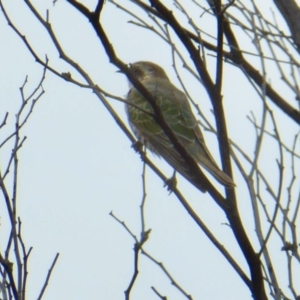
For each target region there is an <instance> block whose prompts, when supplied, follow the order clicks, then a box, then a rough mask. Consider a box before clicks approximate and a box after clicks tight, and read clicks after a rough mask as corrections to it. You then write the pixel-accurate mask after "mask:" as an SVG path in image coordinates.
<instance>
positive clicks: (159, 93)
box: [126, 61, 235, 192]
mask: <svg viewBox="0 0 300 300" xmlns="http://www.w3.org/2000/svg"><path fill="white" fill-rule="evenodd" d="M130 68H131V70H132V71H133V73H134V74H135V76H136V77H137V79H138V80H139V81H140V82H141V83H142V84H143V85H144V87H145V88H146V89H147V90H148V91H149V92H150V93H151V94H152V95H153V97H154V98H155V101H156V104H157V105H158V107H159V108H160V110H161V112H162V115H163V118H164V120H165V122H166V123H167V124H168V126H169V127H170V128H171V130H172V131H173V133H174V134H175V136H176V138H177V139H178V141H179V142H180V144H181V145H182V146H183V147H185V149H186V151H187V152H188V153H189V154H190V155H191V157H192V158H193V159H194V160H195V161H196V162H197V163H198V164H200V166H202V167H204V168H205V169H206V170H207V171H209V172H210V173H211V174H212V175H213V176H214V177H215V178H216V179H217V180H218V181H219V182H220V183H221V184H223V185H224V186H226V187H230V188H232V187H233V186H234V185H235V184H234V182H233V181H232V179H231V178H230V177H229V176H228V175H227V174H225V173H224V172H222V171H221V170H220V169H219V167H218V165H217V164H216V162H215V161H214V159H213V157H212V156H211V154H210V153H209V151H208V149H207V147H206V145H205V142H204V138H203V135H202V132H201V130H200V128H199V126H198V123H197V120H196V118H195V116H194V115H193V112H192V110H191V107H190V104H189V102H188V99H187V97H186V95H185V94H184V93H183V92H181V91H180V90H179V89H177V88H176V87H175V86H174V85H173V84H172V83H171V82H170V80H169V78H168V76H167V75H166V73H165V71H164V70H163V69H162V68H161V67H160V66H158V65H156V64H154V63H152V62H148V61H139V62H136V63H133V64H131V66H130ZM129 85H130V90H129V92H128V95H127V102H128V104H126V111H127V114H128V118H129V123H130V126H131V128H132V130H133V132H134V134H135V135H136V137H137V138H138V140H139V141H140V142H141V143H142V144H144V145H145V146H146V147H147V148H149V149H150V150H151V151H153V152H154V153H155V154H157V155H158V156H162V157H163V158H164V159H165V160H166V161H167V162H168V163H169V164H170V165H171V166H172V167H173V168H174V169H175V171H177V172H179V173H180V174H181V175H183V176H184V177H185V178H186V179H187V180H189V181H190V182H192V183H193V184H194V185H195V186H196V187H198V188H199V189H200V190H201V191H202V192H205V191H206V190H205V188H204V187H203V185H201V184H200V185H199V181H198V183H197V181H196V180H195V179H194V178H193V175H192V174H189V172H188V170H187V167H186V163H185V160H184V159H183V158H182V157H181V155H180V154H179V153H178V152H177V150H176V149H175V147H174V146H173V144H172V142H171V141H170V140H169V138H168V136H167V135H166V134H165V132H164V131H163V129H162V128H161V127H160V126H159V125H158V124H157V122H156V121H155V119H154V118H153V117H152V116H151V115H150V114H147V113H145V112H150V113H153V109H152V106H151V104H150V103H149V102H148V101H147V100H146V99H145V98H144V97H143V95H142V94H141V93H140V92H139V91H138V90H137V89H136V88H135V87H133V86H132V84H131V83H129ZM131 104H132V105H131ZM139 108H141V109H139Z"/></svg>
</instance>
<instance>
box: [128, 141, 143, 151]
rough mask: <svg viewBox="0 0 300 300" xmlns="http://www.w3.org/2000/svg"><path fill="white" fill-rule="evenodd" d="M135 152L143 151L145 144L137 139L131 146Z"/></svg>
mask: <svg viewBox="0 0 300 300" xmlns="http://www.w3.org/2000/svg"><path fill="white" fill-rule="evenodd" d="M131 147H132V148H133V149H134V151H135V152H140V153H141V152H142V151H143V147H144V146H143V144H142V143H141V142H140V141H136V142H135V143H133V144H132V146H131Z"/></svg>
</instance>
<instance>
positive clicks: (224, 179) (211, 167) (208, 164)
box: [199, 158, 235, 188]
mask: <svg viewBox="0 0 300 300" xmlns="http://www.w3.org/2000/svg"><path fill="white" fill-rule="evenodd" d="M199 163H200V165H201V166H202V167H204V168H205V169H206V170H207V171H208V172H209V173H210V174H211V175H213V177H214V178H215V179H216V180H218V181H219V182H220V183H221V184H223V185H224V186H226V187H228V188H233V187H234V186H235V183H234V182H233V180H232V179H231V178H230V177H229V176H228V175H227V174H226V173H224V172H223V171H221V170H220V169H219V167H218V166H217V165H216V163H215V162H214V161H211V160H210V159H209V158H207V159H201V161H200V162H199Z"/></svg>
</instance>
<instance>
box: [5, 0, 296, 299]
mask: <svg viewBox="0 0 300 300" xmlns="http://www.w3.org/2000/svg"><path fill="white" fill-rule="evenodd" d="M56 2H57V1H54V4H56ZM67 2H68V4H69V5H70V7H73V8H74V9H75V10H76V11H77V12H79V14H78V18H85V19H86V20H88V21H89V22H90V27H91V28H90V30H93V31H94V32H95V33H96V35H97V37H98V39H99V41H101V44H102V46H103V48H104V49H105V53H106V54H105V55H106V56H107V60H109V61H110V62H111V63H112V64H114V65H115V66H116V67H117V68H119V69H120V70H121V71H122V72H123V73H124V74H126V76H127V77H128V79H129V80H130V81H131V82H132V84H133V85H134V86H135V88H136V89H138V90H139V91H140V92H141V93H142V94H143V95H144V96H145V98H146V99H147V101H149V103H150V104H151V106H152V107H153V111H154V113H153V118H154V119H155V121H156V122H157V123H158V124H159V125H160V126H161V127H162V129H163V130H164V131H165V134H166V135H167V136H168V138H169V139H170V140H171V141H172V142H173V144H174V147H175V148H176V150H177V151H178V152H179V153H180V154H181V156H182V157H183V158H184V159H185V161H186V164H187V167H188V168H189V169H190V170H191V172H193V173H194V174H196V175H197V176H198V177H199V179H200V180H201V181H202V182H203V184H204V185H205V187H206V189H207V193H208V194H209V195H210V197H211V199H212V201H214V202H215V204H216V206H218V207H219V209H220V210H221V211H222V212H223V213H224V214H225V215H226V218H227V220H228V225H229V227H230V229H231V230H232V233H233V235H234V237H235V241H236V244H237V245H238V247H239V248H240V250H241V252H242V253H243V256H244V258H245V261H246V262H247V265H248V268H249V270H250V271H249V274H248V273H247V270H245V269H244V268H243V267H242V266H241V265H240V264H239V263H238V262H237V261H236V259H235V257H233V256H232V255H231V253H230V250H229V248H228V245H223V244H222V243H221V242H220V241H219V240H218V238H217V237H216V235H215V234H214V232H212V231H211V230H210V228H209V226H207V224H206V223H205V222H204V221H203V220H202V218H201V214H200V213H199V212H198V211H195V210H194V208H193V207H192V206H191V205H190V203H189V201H188V199H186V197H185V191H184V190H179V189H178V188H177V187H174V189H173V190H172V192H173V193H174V194H175V195H176V197H177V198H178V200H179V201H180V202H181V204H182V206H183V208H184V209H185V210H186V212H187V213H188V214H189V216H190V218H191V219H192V220H193V221H194V222H195V224H196V225H197V226H198V227H199V229H201V230H200V231H199V234H202V232H204V234H205V235H206V236H207V237H208V239H209V240H210V241H211V243H213V245H214V246H215V247H216V248H217V249H218V250H219V251H220V253H221V254H222V255H223V256H224V258H225V259H226V260H227V261H228V262H229V263H230V265H231V266H232V268H233V269H234V270H235V271H236V273H237V274H238V275H239V276H240V278H241V280H242V281H243V282H244V284H245V285H246V286H247V287H248V289H249V292H250V294H251V295H252V297H253V298H254V299H256V300H266V299H272V298H274V299H277V300H278V299H299V298H300V296H299V295H300V291H299V286H297V283H296V282H295V281H294V280H295V277H294V276H295V275H294V274H295V272H296V270H299V263H300V255H299V241H298V240H297V236H298V235H299V231H298V229H297V219H298V211H299V205H300V196H299V195H300V193H299V188H300V185H299V175H298V174H299V158H300V154H299V127H298V126H299V124H300V111H299V107H300V106H299V100H300V95H299V66H300V61H299V32H300V28H299V27H300V22H299V20H300V9H299V7H298V5H297V4H296V2H295V1H294V0H277V1H274V4H272V5H273V8H272V9H273V10H274V12H273V14H274V19H273V20H269V19H268V18H266V17H264V14H263V13H262V12H261V9H260V6H261V3H260V1H255V0H252V1H251V0H249V1H241V0H233V1H227V2H225V1H220V0H210V1H195V0H190V1H179V0H175V1H174V3H172V4H165V1H159V0H149V1H146V0H145V1H140V0H131V1H121V0H108V1H100V0H99V1H98V2H97V4H96V6H95V7H88V6H86V4H85V3H84V1H81V2H79V1H73V0H69V1H67ZM0 3H1V8H2V11H3V13H4V16H5V18H6V20H7V21H8V23H9V25H10V26H11V27H12V29H13V30H14V31H15V33H16V34H17V35H18V36H19V37H20V38H21V39H22V40H23V42H24V44H25V46H26V47H27V48H28V50H29V51H30V53H31V54H32V56H33V57H34V58H35V60H36V61H37V63H39V64H41V65H42V66H43V67H44V68H45V69H47V70H48V71H50V72H52V73H54V74H56V75H57V76H58V77H60V78H61V79H63V80H66V81H67V82H69V83H73V84H75V85H77V86H80V87H82V88H86V89H90V90H92V91H93V92H94V93H95V94H96V96H97V97H98V99H99V100H100V101H101V102H102V103H103V104H104V106H105V108H106V109H107V111H108V112H109V113H110V114H111V117H112V118H113V119H114V120H115V122H116V125H117V126H119V128H120V130H122V131H123V132H124V134H125V135H126V136H127V137H128V139H129V140H130V141H131V142H132V144H135V143H136V139H135V137H134V136H133V135H132V133H131V131H130V129H129V128H128V126H127V123H126V121H125V120H122V118H121V117H120V116H119V115H118V113H117V112H116V111H115V110H114V108H113V107H112V105H111V101H115V100H118V101H123V102H126V99H123V98H122V97H119V96H116V95H113V94H112V93H109V92H107V91H105V90H104V89H103V88H102V87H101V86H99V85H97V84H96V82H95V81H94V80H93V78H92V77H91V76H90V75H89V74H88V72H87V71H86V70H84V68H83V67H82V66H81V65H80V64H78V63H77V62H75V61H74V60H73V59H72V57H70V56H69V55H68V53H67V52H66V51H65V50H64V49H63V47H62V45H61V42H60V41H59V39H58V38H57V35H56V32H55V31H54V30H53V28H52V26H51V22H50V21H49V20H50V18H49V11H48V12H47V14H46V17H43V15H44V14H43V13H41V12H39V11H38V9H37V8H36V7H35V6H34V5H33V4H32V3H31V2H30V1H29V0H25V3H26V4H27V6H28V8H29V9H30V11H31V12H32V14H33V15H34V16H35V17H36V18H37V20H38V21H39V24H40V26H42V27H44V29H45V31H46V32H47V34H48V35H49V38H50V39H51V40H52V43H53V45H54V46H55V47H56V49H57V51H58V53H59V56H60V58H61V59H63V60H64V61H65V62H66V63H67V64H69V65H70V66H71V67H72V68H73V69H72V72H67V73H66V72H61V71H59V70H57V69H56V68H55V67H53V66H52V65H51V62H50V63H49V62H48V61H47V59H44V58H42V57H40V56H39V55H38V54H37V53H36V52H35V49H34V47H33V46H32V45H31V43H30V41H28V40H27V39H26V37H25V35H24V33H23V32H22V30H21V29H20V28H17V27H16V26H15V24H14V20H13V19H11V18H10V16H9V14H8V13H7V11H6V10H5V4H4V3H5V2H4V1H0ZM111 4H113V5H115V9H116V10H121V11H122V12H124V14H127V15H128V17H129V19H130V21H129V24H127V26H138V27H140V28H142V29H143V30H145V31H151V32H152V33H154V34H156V35H157V36H158V37H159V38H161V39H162V40H163V41H164V42H165V43H166V44H167V45H169V47H170V55H172V60H173V68H174V72H175V73H176V75H177V76H178V78H179V81H180V83H181V84H182V89H183V90H184V91H185V92H186V94H187V95H188V96H189V98H190V100H191V103H192V104H193V105H194V108H195V110H196V111H197V112H198V118H199V123H200V124H201V126H202V127H203V129H205V130H206V131H208V132H211V133H213V134H215V135H216V137H217V140H218V145H219V152H220V157H221V162H222V168H223V170H224V171H225V172H226V173H227V174H229V175H230V176H232V178H234V180H235V182H236V184H237V186H236V188H235V189H225V190H224V191H223V192H222V193H221V192H219V190H218V189H217V188H216V187H215V186H214V185H213V184H212V183H211V182H210V181H209V180H208V179H207V177H206V176H205V174H204V173H203V172H202V171H201V169H199V168H198V166H197V164H196V162H195V161H194V160H193V159H192V158H191V157H190V156H189V155H188V153H187V152H186V151H185V150H184V148H183V147H182V146H181V145H180V143H179V141H178V140H177V139H176V137H175V135H174V134H173V133H172V131H171V130H170V129H169V128H168V126H167V124H166V123H165V121H164V119H163V117H162V116H161V115H160V114H159V113H156V112H157V110H158V107H157V105H156V103H155V97H154V96H153V95H151V94H150V93H149V92H148V91H147V90H146V89H145V88H144V87H143V85H142V84H141V83H140V82H139V81H138V80H137V78H136V77H135V75H134V74H133V72H132V71H131V69H130V66H129V65H128V64H127V63H126V62H124V61H122V60H121V59H120V55H121V51H122V50H121V49H117V48H114V41H113V40H111V38H110V36H109V34H108V33H107V31H108V28H106V27H105V25H104V23H103V21H102V15H103V13H104V11H105V9H106V5H111ZM277 9H278V10H277ZM192 11H193V13H195V14H196V15H198V16H199V17H204V16H205V18H207V19H208V20H210V22H213V23H214V24H215V33H211V30H209V29H208V28H205V26H203V24H202V23H201V22H200V21H199V20H198V19H195V18H193V17H192ZM183 18H184V19H185V20H186V22H183V21H182V19H183ZM279 19H280V22H283V21H285V22H286V24H287V26H288V28H289V30H290V32H288V31H287V30H286V31H284V30H282V29H281V26H280V25H279V24H282V23H279V21H277V20H279ZM249 45H251V46H249ZM149 47H151V45H149ZM186 53H188V55H187V54H186ZM180 66H183V68H184V71H187V72H189V73H190V74H191V75H192V77H194V78H195V79H196V80H197V82H198V84H199V85H200V86H201V87H203V88H204V90H205V91H206V93H207V95H208V98H209V100H210V103H211V106H212V108H213V116H214V123H213V124H212V123H211V122H210V121H209V119H208V118H207V117H206V116H205V115H204V114H203V113H202V112H201V109H200V108H199V106H198V105H199V103H197V102H194V101H193V99H192V97H190V93H189V91H188V88H187V87H186V85H185V83H184V80H183V79H182V75H181V74H182V72H183V69H182V68H181V67H180ZM225 69H226V71H224V70H225ZM227 70H234V74H235V76H239V77H240V78H244V79H245V80H244V82H245V84H246V85H247V88H250V89H251V90H253V91H254V92H255V93H256V99H255V100H253V105H254V102H255V105H259V106H260V111H261V113H260V115H259V116H258V115H257V114H255V113H254V112H253V113H252V112H251V113H250V115H249V116H248V120H249V123H250V124H252V126H253V129H254V131H255V133H256V138H255V141H254V142H253V144H252V149H253V150H251V151H249V149H245V148H244V147H243V146H242V145H241V144H240V143H239V141H235V140H234V139H232V138H229V137H230V136H231V134H230V131H229V129H228V122H229V120H228V116H227V112H228V110H229V109H230V107H226V102H225V101H223V98H224V97H226V93H225V92H224V91H225V90H226V83H225V82H226V81H225V79H226V78H225V77H226V74H228V71H227ZM73 72H74V73H73ZM236 74H238V75H236ZM77 75H80V76H81V77H80V78H82V80H78V79H75V78H78V76H77ZM232 81H233V82H234V81H235V78H232ZM274 82H276V84H274ZM24 101H25V100H24V99H23V102H24ZM236 101H243V100H242V99H237V100H236ZM5 119H6V118H5ZM5 119H4V120H5ZM3 123H5V121H4V122H3ZM18 124H19V123H18ZM237 125H238V124H237ZM18 126H21V125H18ZM18 128H19V127H17V129H16V131H15V132H14V134H13V136H14V137H15V139H16V146H15V147H14V152H13V154H12V156H11V159H10V163H9V167H8V168H7V169H6V170H8V169H9V168H10V167H11V164H13V163H14V164H15V165H16V164H17V150H18V149H19V147H20V146H21V145H22V139H21V140H20V138H19V135H18V132H19V129H18ZM287 128H289V129H287ZM290 128H291V129H290ZM243 134H245V135H247V134H249V133H247V132H246V133H243ZM287 137H288V138H287ZM270 143H271V144H272V148H270ZM135 150H136V151H137V154H138V155H140V157H141V158H142V161H143V162H144V164H145V165H147V166H148V167H150V168H151V169H152V170H153V171H154V172H155V173H156V174H157V176H159V177H160V178H161V179H162V180H163V181H164V182H166V180H167V176H166V175H165V174H163V172H162V171H161V170H160V168H159V166H157V165H155V164H154V163H153V162H152V161H151V159H150V158H149V156H148V155H147V153H145V152H144V150H143V149H142V148H139V147H135ZM252 152H253V153H252ZM233 166H234V170H235V171H234V172H233ZM270 166H272V168H271V169H272V170H277V174H276V178H277V180H274V176H273V175H274V174H272V172H270V171H269V170H270ZM5 176H6V171H1V178H2V180H1V182H2V183H1V187H2V192H3V195H4V198H5V199H6V197H5V195H6V193H5V186H4V185H3V182H4V181H3V179H4V178H5ZM143 179H144V180H143V187H144V189H145V186H146V182H147V181H146V179H145V177H143ZM242 186H246V188H247V194H246V195H245V194H243V193H241V192H239V190H240V189H241V187H242ZM144 191H145V190H144ZM145 199H146V193H145V192H144V194H143V195H142V202H141V224H142V226H141V228H142V230H141V233H140V237H139V238H137V235H136V234H135V233H134V232H132V230H131V229H130V228H129V227H128V226H127V225H126V220H121V218H119V217H118V216H116V215H115V214H114V213H113V212H111V215H112V217H113V218H114V219H115V220H116V221H117V222H119V223H120V224H121V225H122V226H124V228H125V229H126V231H127V232H128V233H129V234H130V235H131V236H132V238H133V241H134V245H135V246H134V266H133V275H132V278H131V279H129V282H130V283H129V285H128V287H127V289H126V291H125V299H130V295H131V294H130V293H131V291H132V290H133V289H134V285H135V282H136V279H137V278H138V275H139V260H140V256H141V254H143V255H144V256H146V257H147V258H148V259H150V260H151V261H152V262H153V263H154V264H156V265H157V266H159V267H160V268H161V270H162V271H163V272H164V274H165V275H166V276H167V277H168V278H169V279H170V280H171V281H172V283H173V285H174V286H175V287H176V288H177V289H178V290H179V291H180V292H181V293H182V294H183V296H185V298H187V299H193V296H192V295H190V294H189V293H188V292H187V291H185V289H184V287H182V286H181V285H180V283H179V282H177V281H176V279H175V278H174V277H173V276H172V275H171V274H170V272H169V271H168V270H167V268H166V267H165V266H164V265H163V264H162V263H160V262H159V261H158V260H157V259H156V258H154V257H153V256H152V255H151V253H148V252H147V251H146V249H145V244H146V243H147V240H148V239H149V238H151V234H150V231H149V230H148V229H147V228H146V226H145V216H144V201H145ZM7 201H8V200H7ZM11 201H13V198H12V200H11ZM241 201H249V203H250V206H251V212H243V211H239V205H238V203H239V202H241ZM7 205H11V204H9V201H8V202H7ZM8 207H9V206H8ZM9 211H10V210H9ZM13 212H14V209H13V208H12V209H11V213H13ZM249 213H250V214H251V215H252V216H253V219H254V220H255V225H254V226H253V227H252V228H251V229H250V230H251V232H252V231H255V233H256V236H255V237H252V234H250V230H249V227H246V226H245V224H244V222H243V215H245V214H249ZM15 218H16V215H12V219H11V223H12V237H11V238H10V239H9V244H11V243H15V245H17V244H18V243H20V242H21V245H23V242H22V239H17V238H18V236H19V233H20V225H19V226H17V225H16V224H15V222H16V219H15ZM265 220H267V221H265ZM19 224H21V223H20V222H19ZM274 240H275V241H276V242H278V243H279V244H280V245H281V249H280V248H279V249H278V248H276V246H274V244H273V242H272V241H274ZM9 247H10V246H8V249H9ZM22 251H24V253H25V254H26V255H24V256H25V257H27V256H28V254H29V253H28V252H26V251H25V250H24V249H23V248H22ZM279 251H282V253H285V265H286V268H285V269H284V270H282V269H278V268H277V266H276V262H275V260H276V253H278V252H279ZM18 260H20V259H18V258H17V261H18ZM25 262H26V260H25ZM1 267H2V269H1V274H3V278H4V279H5V280H4V281H2V286H3V283H6V284H7V283H8V284H9V285H10V286H11V290H12V292H13V294H14V297H15V298H16V299H23V298H17V297H20V296H18V293H19V291H20V290H22V289H21V288H20V287H21V286H22V284H23V283H22V284H21V283H18V284H15V283H14V282H15V279H14V277H13V275H12V274H11V273H10V270H11V267H10V264H9V260H8V254H6V255H4V256H3V257H1ZM25 269H26V268H25ZM20 270H21V269H20ZM140 271H142V272H146V270H140ZM24 278H25V275H23V279H22V280H26V278H25V279H24ZM281 278H284V280H286V281H288V287H287V288H286V287H285V286H283V284H282V279H281ZM21 282H23V281H21ZM216 285H217V283H216ZM152 289H153V292H154V293H155V295H156V296H157V297H158V298H160V299H167V297H166V296H163V295H162V293H161V292H160V291H158V290H157V288H155V287H152ZM14 291H15V292H14Z"/></svg>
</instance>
